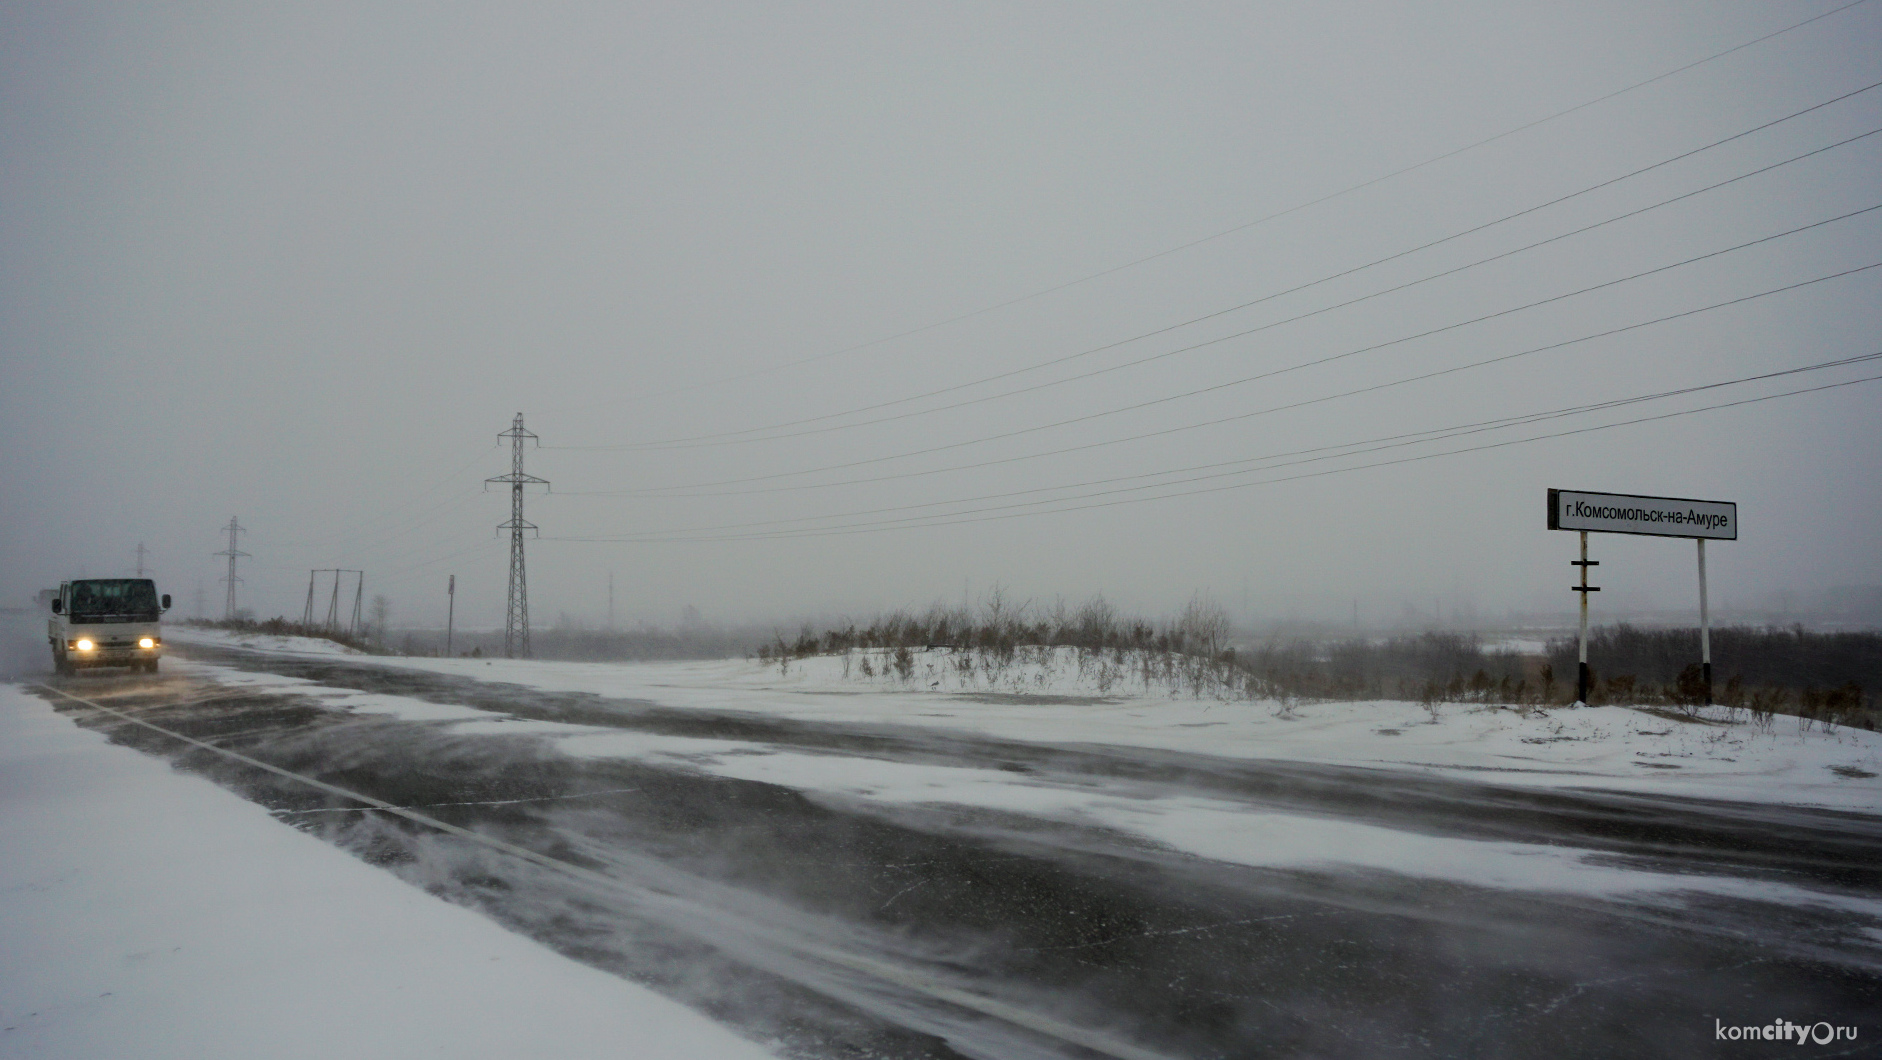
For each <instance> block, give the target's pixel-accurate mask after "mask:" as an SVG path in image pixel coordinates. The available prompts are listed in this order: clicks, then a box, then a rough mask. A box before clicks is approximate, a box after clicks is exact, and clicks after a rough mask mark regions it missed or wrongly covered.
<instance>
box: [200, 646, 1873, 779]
mask: <svg viewBox="0 0 1882 1060" xmlns="http://www.w3.org/2000/svg"><path fill="white" fill-rule="evenodd" d="M191 632H192V635H193V633H194V632H195V631H191ZM910 654H911V656H912V660H911V667H910V676H908V677H907V678H904V677H902V676H901V674H900V673H899V672H897V668H896V667H895V666H894V653H892V652H871V653H867V657H868V658H869V659H870V670H871V671H873V676H866V675H865V674H864V672H863V667H862V665H861V663H862V661H863V659H864V657H865V653H863V652H855V653H852V654H851V657H849V658H848V659H845V658H844V657H842V656H819V657H816V658H811V659H802V660H791V661H789V662H787V663H778V662H772V663H769V664H762V665H761V664H759V663H756V662H753V661H750V660H743V659H730V660H715V661H708V662H662V663H576V662H552V661H543V660H527V661H525V660H508V659H494V660H493V659H437V658H416V657H415V658H402V657H384V656H370V657H360V658H359V659H358V660H357V661H361V662H369V663H373V664H378V665H385V666H395V667H402V668H410V669H418V670H425V671H430V672H434V673H445V674H456V675H459V676H464V677H471V678H476V679H481V680H488V681H503V682H508V683H513V684H518V685H523V686H526V687H530V688H535V689H540V690H543V691H549V692H588V693H593V694H596V695H601V696H607V697H611V698H619V699H644V700H649V701H652V702H655V703H659V704H660V705H662V706H667V707H675V708H681V709H697V710H714V711H727V710H730V711H751V712H754V713H759V714H763V715H766V716H770V717H781V718H790V719H794V720H800V721H816V722H827V723H834V724H850V725H872V724H893V725H906V726H919V727H924V728H934V729H944V730H954V731H960V732H969V733H976V734H981V735H986V736H992V737H996V738H1000V739H1007V740H1019V741H1027V742H1034V743H1042V744H1061V745H1063V744H1087V745H1090V744H1096V745H1107V746H1115V747H1137V748H1151V749H1156V750H1164V751H1177V752H1185V753H1191V754H1202V755H1213V756H1220V757H1225V758H1235V759H1278V760H1287V761H1299V762H1313V763H1321V764H1328V765H1349V766H1362V767H1383V768H1393V769H1406V768H1411V769H1423V770H1432V771H1438V772H1443V773H1449V774H1451V775H1454V776H1458V777H1472V778H1475V779H1479V780H1483V781H1490V782H1495V783H1498V784H1505V785H1519V786H1524V787H1571V788H1603V789H1610V790H1624V791H1635V792H1644V793H1661V794H1668V795H1684V796H1693V797H1699V798H1714V799H1731V800H1744V801H1756V802H1773V803H1783V804H1789V805H1800V806H1822V807H1829V808H1838V809H1850V810H1859V811H1864V812H1879V811H1882V734H1877V733H1874V732H1866V731H1862V730H1858V729H1850V728H1837V729H1831V728H1826V727H1824V726H1822V725H1819V724H1816V723H1810V724H1805V723H1803V722H1802V721H1801V720H1800V719H1798V718H1795V717H1788V716H1779V717H1776V718H1774V719H1772V720H1771V722H1770V724H1769V725H1768V726H1759V725H1755V724H1753V723H1752V721H1751V719H1750V717H1749V715H1747V714H1746V713H1745V712H1744V711H1732V710H1728V709H1725V708H1716V707H1715V708H1706V709H1704V710H1699V711H1695V712H1693V714H1692V716H1690V717H1687V716H1684V715H1681V714H1679V713H1676V712H1669V711H1664V710H1657V709H1656V710H1646V709H1638V708H1633V707H1618V706H1605V707H1577V708H1557V707H1550V708H1548V709H1546V710H1537V709H1534V708H1532V707H1511V706H1499V705H1495V704H1457V703H1452V704H1441V705H1438V706H1437V707H1435V708H1433V709H1427V708H1424V707H1420V706H1419V705H1418V704H1416V703H1408V702H1403V701H1399V700H1382V701H1361V702H1322V703H1294V704H1287V703H1281V702H1276V701H1273V700H1225V699H1223V698H1219V694H1217V693H1212V692H1210V691H1207V690H1204V691H1202V692H1201V693H1200V694H1192V692H1191V691H1190V690H1189V688H1188V687H1186V686H1182V685H1176V684H1171V683H1163V684H1157V683H1154V682H1153V683H1152V685H1151V687H1150V689H1149V690H1146V689H1145V688H1144V687H1143V685H1142V683H1141V682H1138V683H1135V684H1133V683H1132V682H1119V681H1117V680H1115V679H1114V678H1107V677H1106V676H1105V675H1104V673H1103V671H1101V670H1099V669H1098V668H1096V667H1094V666H1092V665H1090V664H1089V663H1087V664H1086V665H1084V666H1082V667H1081V666H1079V665H1078V664H1077V663H1076V662H1075V660H1074V657H1073V656H1072V655H1071V654H1070V652H1069V649H1060V650H1058V651H1055V652H1054V653H1052V655H1051V657H1050V658H1049V659H1041V658H1039V657H1034V658H1033V659H1032V661H1030V662H1026V661H1020V662H1014V663H1011V664H1009V665H1008V666H1007V667H1006V668H1005V669H1004V670H1000V669H998V668H997V667H996V668H994V672H995V673H996V675H997V676H996V678H995V679H994V680H993V681H991V682H990V681H988V680H987V678H986V676H985V675H986V673H987V672H988V671H987V668H986V667H984V666H983V665H982V664H981V663H979V662H976V663H975V665H974V668H973V672H972V674H971V675H970V673H969V672H968V671H967V670H965V669H963V668H961V667H960V665H959V659H958V657H956V656H954V655H953V654H952V653H951V652H945V651H936V652H920V651H917V652H912V653H910ZM884 662H887V663H888V665H889V669H890V672H889V675H888V676H886V677H885V676H883V671H882V667H883V664H884ZM242 679H253V678H252V676H248V677H244V678H242ZM351 695H354V696H358V695H361V694H358V693H353V694H351ZM410 709H412V710H424V709H427V708H426V707H424V706H421V705H418V704H416V701H414V703H413V705H412V707H411V708H410ZM429 709H432V710H437V709H440V708H438V707H435V706H434V707H431V708H429Z"/></svg>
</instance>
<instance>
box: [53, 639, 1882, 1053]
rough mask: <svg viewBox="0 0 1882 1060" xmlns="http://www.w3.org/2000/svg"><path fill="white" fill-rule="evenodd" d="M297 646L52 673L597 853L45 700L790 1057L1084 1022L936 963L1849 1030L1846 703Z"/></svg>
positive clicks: (1291, 1046)
mask: <svg viewBox="0 0 1882 1060" xmlns="http://www.w3.org/2000/svg"><path fill="white" fill-rule="evenodd" d="M173 639H174V638H173ZM258 648H266V649H267V650H256V649H258ZM295 649H296V645H294V644H292V643H282V644H269V645H257V646H256V647H255V648H245V647H242V646H240V645H237V644H231V643H226V642H218V641H214V640H211V639H209V638H204V639H202V640H201V641H200V642H198V643H195V644H191V645H187V646H182V648H181V650H182V651H183V652H184V653H186V654H187V655H188V656H189V657H190V658H191V659H192V660H193V661H191V662H183V661H181V660H175V659H173V660H172V662H171V663H169V664H167V665H168V667H169V669H168V670H167V672H166V673H165V674H164V675H162V676H161V677H159V678H157V679H150V678H133V677H102V678H101V677H87V678H79V679H76V680H66V681H62V682H57V683H56V684H57V685H58V687H61V688H65V689H68V690H70V691H72V692H74V693H75V694H77V695H81V696H86V697H88V698H92V699H94V700H95V701H96V702H99V703H101V704H106V705H109V706H111V707H113V709H116V710H121V711H125V712H127V713H130V714H132V715H133V716H135V717H138V718H143V719H147V720H149V721H150V722H152V723H154V724H159V725H162V726H165V727H167V728H171V729H174V730H176V731H178V732H181V733H184V734H187V735H189V736H192V737H195V738H197V739H200V740H206V741H209V742H212V743H214V744H216V745H217V746H219V747H226V748H230V749H233V750H237V751H240V752H242V753H243V754H246V755H250V756H252V757H254V758H257V759H260V760H263V761H266V762H268V763H271V764H274V765H277V766H280V767H283V768H286V769H289V770H292V771H295V772H298V773H302V774H305V775H308V776H311V777H315V778H318V779H320V780H324V781H327V782H329V783H332V784H335V785H339V786H342V787H345V788H348V789H351V790H354V791H358V792H361V793H364V794H367V795H370V796H373V797H375V798H378V799H383V800H386V801H388V802H391V803H394V804H397V805H400V806H410V807H423V808H424V810H423V812H424V813H426V814H429V815H432V816H434V817H437V818H439V819H442V820H444V821H447V822H449V823H451V824H455V825H459V826H462V827H465V828H470V829H473V830H475V831H477V832H478V833H480V834H484V835H488V836H491V837H495V838H500V839H502V840H504V841H506V842H509V843H513V844H517V845H520V846H522V847H526V848H528V849H530V850H533V851H538V852H540V853H542V854H545V855H549V856H552V857H555V858H557V859H560V860H562V861H567V862H570V863H574V864H578V865H581V866H583V867H584V868H586V869H590V870H594V871H597V872H600V873H603V874H605V875H606V876H607V877H608V878H609V879H610V880H614V881H619V884H620V886H619V887H618V888H608V889H603V888H599V887H597V886H594V885H593V884H591V883H587V882H583V881H582V880H579V879H574V878H571V877H569V876H567V875H563V874H558V873H556V872H554V871H550V870H548V869H545V868H542V867H539V866H536V865H532V864H530V863H528V862H524V861H520V860H519V859H517V858H514V857H511V856H507V855H504V854H501V853H497V852H494V851H491V850H488V849H485V848H482V847H479V846H478V845H476V844H474V843H471V842H469V841H466V840H464V839H461V838H457V837H453V836H449V835H443V834H439V833H438V832H436V831H435V830H431V829H427V828H425V827H423V826H421V825H417V824H414V823H412V822H409V821H404V820H401V819H399V818H397V817H394V816H392V815H389V814H387V813H385V812H383V811H378V810H372V809H363V808H361V807H360V805H359V804H358V803H356V802H352V801H349V800H346V799H343V798H338V797H335V796H332V795H329V794H325V793H322V792H320V791H317V790H314V789H311V788H308V787H306V786H305V785H300V784H297V783H295V782H293V781H290V780H286V779H283V778H280V777H276V776H273V775H270V774H266V773H262V772H260V771H258V770H256V769H255V768H253V767H249V766H244V765H242V764H240V763H237V762H232V761H230V760H228V759H225V758H221V757H219V756H217V755H215V754H212V753H210V752H207V751H203V750H201V749H198V748H192V747H190V746H188V745H182V744H179V743H178V742H177V741H175V740H171V739H169V738H167V737H164V736H161V735H159V734H156V733H153V732H150V731H149V730H144V729H139V728H137V727H136V726H133V725H129V724H127V723H124V722H122V721H120V720H118V719H115V718H112V717H110V716H107V715H102V714H100V713H98V712H96V711H90V710H87V709H84V708H82V707H79V706H78V705H76V704H73V703H71V702H70V701H59V697H57V696H53V695H50V694H48V699H49V700H53V701H58V702H57V707H58V709H59V710H60V712H61V713H66V714H68V715H69V716H70V717H71V718H72V719H73V720H74V721H75V722H77V723H78V724H80V725H83V726H85V727H87V728H95V729H98V730H101V731H104V732H107V733H109V734H110V737H111V739H113V740H114V741H118V742H121V743H126V744H130V745H132V746H135V747H138V748H140V749H142V750H145V751H146V752H148V753H150V754H152V755H156V756H162V757H167V758H171V759H173V760H174V761H175V762H176V764H177V765H178V766H179V767H180V768H182V769H184V770H187V771H190V772H194V773H199V774H202V775H205V776H208V777H210V778H212V779H214V780H216V781H217V782H219V783H221V784H223V785H225V786H227V787H230V788H232V789H234V790H237V791H239V792H241V793H243V794H244V795H246V796H247V797H248V798H250V799H252V800H254V801H256V802H258V803H261V804H262V805H263V806H266V807H268V808H270V809H271V810H272V811H273V812H274V814H275V816H276V817H278V818H279V819H280V820H281V821H282V822H284V823H285V824H288V825H292V826H293V827H296V828H299V829H302V830H303V831H306V832H309V833H312V834H315V835H318V836H321V837H323V838H325V839H327V840H328V841H330V842H332V843H334V844H337V845H339V846H341V847H343V848H345V849H347V850H350V851H353V852H355V853H357V854H359V855H360V856H361V857H363V858H365V859H366V860H368V861H369V862H372V863H374V864H378V865H380V866H383V867H384V868H386V869H387V870H389V871H390V872H393V873H396V874H397V875H399V876H402V877H404V878H405V879H407V880H409V881H411V882H412V883H415V884H418V885H420V886H422V887H424V888H426V889H428V890H430V891H431V892H432V893H434V894H437V895H440V896H443V897H445V898H447V899H449V900H451V901H453V902H457V903H459V904H462V905H467V906H470V907H472V908H476V909H480V910H482V911H484V912H485V913H486V914H488V915H489V916H491V917H492V918H494V919H496V920H497V921H499V922H501V923H504V924H506V925H508V926H510V927H511V928H512V929H514V930H515V931H517V932H519V933H521V934H524V935H527V936H530V937H532V938H534V939H536V940H539V941H541V942H543V943H545V944H547V945H549V946H551V947H553V948H555V949H558V950H560V951H562V952H563V953H565V954H568V955H570V956H573V957H575V958H577V959H578V960H581V961H584V962H586V963H588V964H590V965H593V966H595V967H598V968H601V969H604V970H607V971H610V972H614V973H616V974H618V975H621V976H623V977H626V978H628V979H632V980H634V981H637V982H639V983H642V984H646V985H649V986H652V987H653V988H655V989H657V990H660V991H661V992H663V993H666V994H667V995H668V996H670V997H673V998H675V999H678V1000H681V1001H683V1002H685V1003H687V1004H689V1005H691V1006H693V1007H695V1008H696V1009H698V1010H700V1011H703V1012H706V1013H708V1014H710V1015H712V1016H714V1017H715V1018H717V1019H719V1020H721V1021H723V1022H725V1023H727V1024H728V1025H730V1026H731V1027H733V1028H734V1029H736V1030H738V1031H739V1032H740V1033H742V1034H743V1035H744V1036H746V1037H747V1038H749V1039H752V1040H757V1041H766V1042H777V1043H781V1044H779V1045H777V1046H776V1048H778V1049H779V1050H780V1051H781V1052H783V1053H785V1054H787V1055H800V1056H881V1057H947V1056H982V1057H1081V1056H1089V1055H1092V1054H1090V1053H1088V1052H1082V1051H1080V1049H1079V1048H1078V1047H1076V1046H1073V1045H1068V1044H1067V1043H1066V1042H1065V1041H1064V1040H1062V1039H1060V1038H1055V1037H1054V1036H1053V1035H1052V1034H1050V1033H1042V1032H1041V1030H1040V1028H1039V1026H1028V1025H1027V1024H1026V1021H1025V1020H1024V1019H1018V1020H1007V1019H1001V1018H995V1017H993V1016H989V1015H988V1014H987V1012H986V1011H984V1010H983V1011H970V1010H967V1009H964V1008H962V1007H960V1006H958V1005H953V1004H950V1003H949V1002H948V1001H947V1000H946V997H947V996H948V995H947V993H946V992H947V991H949V990H952V991H957V992H960V991H964V992H966V993H968V994H971V995H973V996H975V997H982V998H991V999H996V1000H997V1002H998V1003H999V1004H1000V1005H1003V1006H1007V1007H1008V1008H1009V1009H1010V1011H1012V1012H1014V1013H1021V1014H1026V1013H1030V1014H1035V1015H1037V1016H1038V1017H1041V1019H1042V1021H1043V1023H1042V1024H1041V1025H1043V1026H1047V1027H1050V1026H1078V1027H1086V1028H1092V1029H1094V1030H1095V1031H1098V1032H1101V1033H1102V1034H1103V1035H1105V1036H1106V1039H1107V1040H1110V1041H1116V1042H1124V1043H1131V1044H1132V1045H1133V1046H1134V1047H1140V1048H1142V1049H1144V1050H1146V1051H1148V1052H1149V1053H1153V1054H1158V1055H1165V1056H1184V1057H1190V1056H1195V1057H1205V1056H1225V1057H1226V1056H1237V1057H1239V1056H1263V1055H1273V1056H1290V1055H1373V1056H1393V1055H1405V1056H1426V1055H1458V1054H1464V1055H1486V1056H1535V1057H1543V1056H1561V1055H1591V1054H1606V1055H1709V1054H1716V1055H1744V1054H1743V1052H1742V1050H1743V1049H1744V1048H1745V1047H1744V1046H1743V1045H1742V1044H1739V1043H1730V1042H1715V1041H1714V1026H1715V1024H1714V1021H1715V1020H1716V1019H1723V1020H1725V1021H1727V1022H1728V1023H1732V1022H1736V1023H1739V1024H1748V1023H1765V1022H1770V1021H1773V1020H1777V1019H1788V1020H1790V1021H1792V1022H1815V1021H1817V1020H1827V1021H1829V1022H1831V1023H1835V1024H1838V1025H1856V1026H1861V1027H1863V1029H1864V1031H1865V1033H1864V1034H1863V1036H1862V1039H1861V1045H1862V1051H1864V1052H1866V1051H1869V1050H1872V1049H1873V1048H1874V1043H1875V1042H1876V1036H1877V1035H1882V1025H1878V1023H1877V1021H1876V1013H1878V1012H1882V816H1878V814H1877V807H1878V804H1882V798H1878V793H1882V787H1879V786H1878V781H1877V779H1876V777H1875V775H1874V774H1876V773H1882V769H1878V768H1876V758H1877V751H1878V747H1879V746H1882V745H1878V743H1877V741H1876V738H1875V736H1874V734H1868V733H1850V732H1847V731H1844V732H1836V733H1823V732H1820V731H1818V732H1811V733H1799V732H1797V731H1796V729H1795V725H1794V723H1793V722H1792V721H1791V720H1789V719H1782V720H1780V722H1779V728H1777V729H1774V730H1773V731H1772V732H1769V733H1757V732H1753V731H1751V730H1750V729H1749V727H1747V726H1742V725H1741V726H1732V725H1727V724H1722V723H1721V722H1720V719H1716V718H1715V719H1711V720H1690V721H1689V720H1678V719H1675V718H1672V717H1666V716H1659V715H1649V714H1645V713H1642V712H1637V711H1627V710H1620V709H1616V708H1605V709H1601V710H1591V711H1560V712H1552V713H1551V715H1550V716H1549V717H1544V718H1531V717H1526V716H1522V715H1519V714H1517V713H1516V712H1513V711H1507V710H1504V711H1483V710H1476V709H1473V708H1464V707H1457V706H1452V707H1446V708H1443V709H1442V710H1441V711H1440V719H1439V721H1438V722H1436V723H1435V724H1434V723H1432V722H1431V721H1430V719H1429V717H1428V716H1427V715H1426V714H1425V712H1424V711H1422V710H1420V709H1418V708H1417V707H1416V706H1415V705H1407V704H1357V705H1355V704H1341V705H1326V706H1304V707H1300V708H1298V709H1297V710H1295V711H1293V712H1291V716H1290V712H1283V711H1280V710H1278V708H1277V707H1276V706H1275V705H1273V704H1245V703H1243V704H1237V703H1209V702H1206V701H1205V702H1194V701H1189V702H1181V701H1179V702H1170V701H1168V697H1167V696H1165V697H1164V698H1163V699H1161V700H1159V699H1158V698H1157V697H1155V696H1147V695H1143V694H1133V693H1132V692H1130V690H1128V689H1119V688H1112V689H1108V691H1109V692H1110V693H1111V694H1108V695H1103V696H1092V695H1083V694H1069V693H1070V692H1089V691H1091V690H1090V689H1079V688H1070V689H1069V691H1067V690H1066V689H1060V690H1058V691H1056V692H1053V694H1050V695H1047V696H1044V697H1041V696H1024V695H1019V694H1016V692H1015V690H1013V689H1003V688H988V687H980V688H979V689H978V690H977V691H975V690H970V689H965V688H962V689H951V688H950V687H948V686H947V685H945V684H942V683H933V682H931V683H929V684H930V685H931V688H932V690H931V691H899V690H889V689H890V688H891V687H892V686H885V685H883V684H881V683H880V682H877V683H875V684H874V685H872V684H871V683H870V682H868V681H859V680H857V679H855V678H854V677H853V676H852V677H851V678H849V679H845V678H844V677H843V676H842V675H841V674H840V673H836V672H832V671H829V670H828V667H826V668H825V669H824V670H818V669H817V668H816V667H815V666H812V667H807V668H806V667H800V668H799V670H798V671H797V672H796V673H792V672H789V671H787V672H784V673H780V672H779V671H778V670H777V669H776V668H775V667H773V668H770V669H768V670H761V669H760V668H758V667H757V666H755V665H754V664H749V663H739V662H734V663H723V664H678V665H669V666H645V667H635V666H572V665H567V664H553V663H502V662H497V663H494V664H491V665H487V666H486V665H484V664H483V663H481V662H478V661H473V660H385V659H374V658H361V657H352V656H345V655H340V654H336V653H319V652H298V651H296V650H295ZM826 662H827V661H826ZM830 665H835V664H834V663H830ZM1038 683H1039V681H1038V680H1037V679H1034V684H1035V685H1037V684H1038ZM917 687H920V684H919V683H918V684H917ZM1785 727H1788V728H1785ZM1669 767H1671V768H1669ZM636 893H639V894H643V895H647V896H652V898H650V900H648V901H637V900H634V899H633V898H632V897H631V896H632V895H634V894H636ZM624 895H625V896H628V897H623V896H624ZM817 952H824V953H830V952H841V953H842V954H849V955H854V958H855V961H854V962H852V963H849V964H832V963H829V962H819V961H817V960H814V959H807V958H806V957H805V956H804V955H805V954H806V953H817ZM859 967H860V968H869V967H875V968H882V969H892V970H893V972H894V974H892V975H885V976H871V975H869V974H864V973H861V972H858V971H857V969H858V968H859ZM955 996H962V995H960V994H956V995H955ZM1846 1046H1847V1043H1843V1047H1846ZM1812 1049H1813V1050H1814V1047H1812ZM1734 1050H1737V1051H1734ZM1786 1055H1791V1054H1786Z"/></svg>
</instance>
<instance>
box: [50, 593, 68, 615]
mask: <svg viewBox="0 0 1882 1060" xmlns="http://www.w3.org/2000/svg"><path fill="white" fill-rule="evenodd" d="M52 613H53V614H55V615H62V614H64V613H65V601H63V600H60V599H58V598H57V597H54V598H53V601H52Z"/></svg>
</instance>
